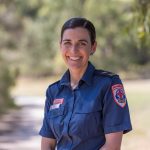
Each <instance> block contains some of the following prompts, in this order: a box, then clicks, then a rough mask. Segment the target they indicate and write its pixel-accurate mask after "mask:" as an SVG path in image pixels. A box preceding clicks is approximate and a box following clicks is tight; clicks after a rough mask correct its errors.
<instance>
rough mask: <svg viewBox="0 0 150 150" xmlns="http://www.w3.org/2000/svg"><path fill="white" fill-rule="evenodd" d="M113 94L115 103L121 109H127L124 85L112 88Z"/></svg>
mask: <svg viewBox="0 0 150 150" xmlns="http://www.w3.org/2000/svg"><path fill="white" fill-rule="evenodd" d="M112 94H113V98H114V101H115V102H116V103H117V105H119V106H120V107H122V108H123V107H125V105H126V95H125V91H124V88H123V85H122V84H115V85H113V86H112Z"/></svg>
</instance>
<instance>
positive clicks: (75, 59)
mask: <svg viewBox="0 0 150 150" xmlns="http://www.w3.org/2000/svg"><path fill="white" fill-rule="evenodd" d="M68 58H69V59H70V60H72V61H78V60H80V59H81V57H68Z"/></svg>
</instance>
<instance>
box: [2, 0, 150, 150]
mask: <svg viewBox="0 0 150 150" xmlns="http://www.w3.org/2000/svg"><path fill="white" fill-rule="evenodd" d="M76 16H80V17H85V18H88V19H89V20H91V21H92V22H93V23H94V25H95V27H96V32H97V42H98V47H97V51H96V53H95V55H94V56H92V58H91V61H92V62H93V63H94V65H95V66H96V67H97V68H101V69H104V70H109V71H112V72H115V73H118V74H120V76H121V78H122V79H123V80H125V88H126V91H127V96H128V99H129V104H130V108H131V115H132V118H133V119H132V120H133V124H135V128H136V129H135V131H133V133H131V134H129V135H127V140H126V141H124V146H127V145H128V143H130V144H129V147H125V149H136V150H138V147H139V146H137V148H135V147H134V146H135V145H136V144H135V143H136V140H137V141H138V143H139V141H142V142H141V143H140V144H142V146H141V147H140V150H141V149H142V147H144V146H145V148H146V145H148V142H147V138H149V139H150V131H149V127H148V125H150V122H149V121H148V119H147V118H148V116H149V115H150V110H149V104H150V101H149V97H150V80H149V79H150V0H74V1H73V0H63V1H62V0H0V113H4V112H5V111H6V110H9V108H11V107H14V106H15V104H14V103H13V99H12V96H13V95H21V94H22V95H44V93H43V92H41V89H42V88H44V89H42V90H45V88H46V86H45V85H48V84H49V83H50V82H53V81H54V80H55V79H56V78H54V77H56V76H57V78H59V77H60V75H61V74H62V73H63V72H64V71H65V69H66V67H65V65H64V63H62V62H63V61H62V59H61V56H60V53H59V40H60V29H61V26H62V25H63V23H64V21H66V20H67V19H69V18H70V17H76ZM144 79H145V80H144ZM48 82H49V83H48ZM27 83H28V84H27ZM29 84H30V88H29ZM27 87H28V88H27ZM36 87H41V88H40V90H39V89H38V88H36ZM133 138H134V140H133Z"/></svg>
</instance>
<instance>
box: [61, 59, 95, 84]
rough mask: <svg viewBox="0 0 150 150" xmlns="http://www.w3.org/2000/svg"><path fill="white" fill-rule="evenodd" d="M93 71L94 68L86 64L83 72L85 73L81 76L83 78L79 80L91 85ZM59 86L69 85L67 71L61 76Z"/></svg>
mask: <svg viewBox="0 0 150 150" xmlns="http://www.w3.org/2000/svg"><path fill="white" fill-rule="evenodd" d="M94 71H95V67H94V66H93V65H92V64H91V63H90V62H88V66H87V69H86V71H85V73H84V74H83V77H82V78H81V80H82V81H84V82H85V83H86V84H88V85H91V82H92V76H93V73H94ZM60 85H66V86H68V85H70V73H69V70H67V71H66V72H65V73H64V75H63V76H62V78H61V80H60Z"/></svg>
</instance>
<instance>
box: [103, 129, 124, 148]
mask: <svg viewBox="0 0 150 150" xmlns="http://www.w3.org/2000/svg"><path fill="white" fill-rule="evenodd" d="M122 134H123V132H116V133H110V134H105V138H106V142H105V144H104V145H103V146H102V147H101V148H100V150H120V149H121V141H122Z"/></svg>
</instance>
